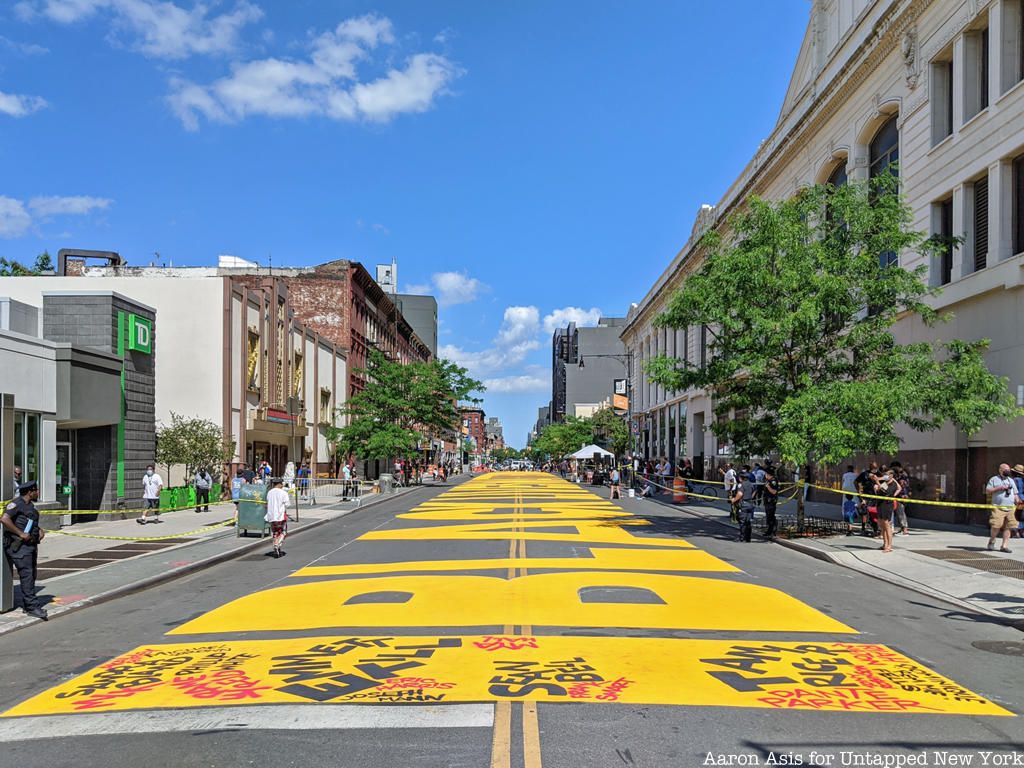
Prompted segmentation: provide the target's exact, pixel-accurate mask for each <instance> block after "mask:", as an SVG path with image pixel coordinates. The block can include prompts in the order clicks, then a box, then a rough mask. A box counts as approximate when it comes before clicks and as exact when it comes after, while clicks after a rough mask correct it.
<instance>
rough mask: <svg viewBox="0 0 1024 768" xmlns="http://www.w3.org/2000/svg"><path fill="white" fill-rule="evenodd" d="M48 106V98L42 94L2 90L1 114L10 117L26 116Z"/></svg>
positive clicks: (0, 98) (0, 96)
mask: <svg viewBox="0 0 1024 768" xmlns="http://www.w3.org/2000/svg"><path fill="white" fill-rule="evenodd" d="M45 106H46V99H44V98H42V97H40V96H25V95H23V94H20V93H4V92H3V91H0V114H4V115H9V116H10V117H25V116H26V115H31V114H32V113H33V112H38V111H39V110H40V109H43V108H44V107H45Z"/></svg>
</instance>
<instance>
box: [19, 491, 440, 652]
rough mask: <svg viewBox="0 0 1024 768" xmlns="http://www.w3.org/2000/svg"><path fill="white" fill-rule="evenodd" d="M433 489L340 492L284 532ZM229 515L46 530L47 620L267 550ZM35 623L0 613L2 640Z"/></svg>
mask: <svg viewBox="0 0 1024 768" xmlns="http://www.w3.org/2000/svg"><path fill="white" fill-rule="evenodd" d="M430 487H432V486H431V484H429V483H426V484H424V485H422V486H412V487H410V488H399V489H397V490H396V491H395V492H394V493H391V494H372V495H366V496H363V497H362V498H361V499H360V500H359V503H358V504H357V503H356V502H355V501H346V502H342V501H341V500H340V494H339V498H338V500H336V501H335V500H333V499H324V498H323V497H321V498H320V501H321V504H320V505H318V506H315V507H310V506H307V505H305V504H303V506H301V507H299V509H298V514H299V519H298V521H297V522H296V521H294V514H295V510H294V509H291V510H289V513H290V515H291V517H292V518H293V519H292V521H291V522H289V524H288V533H289V535H295V534H297V533H300V532H302V531H305V530H308V529H310V528H315V527H317V526H319V525H323V524H324V523H327V522H329V521H331V520H335V519H337V518H339V517H342V516H343V515H347V514H349V513H350V512H354V511H356V510H357V509H362V508H365V507H368V506H372V505H373V504H377V503H380V502H381V501H386V500H389V499H395V498H398V497H399V496H402V495H405V494H408V493H412V492H415V491H416V490H417V489H418V488H430ZM324 502H326V503H324ZM233 515H234V505H232V504H231V503H230V502H228V503H220V504H214V505H211V506H210V511H209V512H200V513H196V512H195V511H193V510H183V511H180V512H171V513H167V514H165V515H161V521H160V522H159V523H148V524H146V525H144V526H143V525H139V524H138V523H136V522H135V520H134V519H131V520H117V521H110V522H92V523H84V524H80V525H74V526H70V527H68V528H65V529H63V532H58V531H48V532H47V534H46V539H45V541H44V542H43V544H42V545H41V546H40V548H39V582H40V596H41V597H42V598H43V600H44V601H45V602H46V603H47V604H46V611H47V613H49V615H50V619H51V620H52V619H54V618H55V617H58V616H60V615H62V614H65V613H70V612H71V611H75V610H79V609H80V608H85V607H87V606H90V605H95V604H97V603H101V602H105V601H107V600H112V599H114V598H115V597H120V596H121V595H124V594H128V593H130V592H135V591H137V590H140V589H144V588H146V587H149V586H152V585H154V584H158V583H160V582H163V581H167V580H170V579H173V578H176V577H177V576H181V575H184V574H186V573H191V572H193V571H196V570H199V569H201V568H206V567H208V566H211V565H215V564H216V563H219V562H222V561H224V560H228V559H230V558H233V557H237V556H239V555H242V554H245V553H246V552H249V551H251V550H253V549H259V548H260V547H263V548H266V547H268V546H269V544H268V539H266V538H263V539H261V538H259V537H258V536H256V535H254V534H250V535H249V536H242V537H238V536H237V535H236V533H235V529H234V526H232V525H230V521H231V519H232V517H233ZM225 521H227V523H228V524H227V525H225ZM90 535H94V536H97V537H99V536H103V537H111V538H92V537H91V536H90ZM17 591H18V590H17V582H15V593H16V595H15V603H16V604H17V605H19V606H20V604H21V603H20V595H18V594H17ZM37 621H39V620H38V619H33V618H31V617H28V616H26V615H25V614H24V612H23V611H22V610H21V608H20V607H18V608H15V609H14V610H13V611H8V612H7V613H3V614H0V635H3V634H6V633H7V632H13V631H14V630H16V629H20V628H21V627H23V626H27V625H29V624H31V623H33V622H37Z"/></svg>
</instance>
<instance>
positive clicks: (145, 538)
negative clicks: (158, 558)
mask: <svg viewBox="0 0 1024 768" xmlns="http://www.w3.org/2000/svg"><path fill="white" fill-rule="evenodd" d="M234 522H235V521H234V519H231V520H222V521H221V522H219V523H214V524H213V525H206V526H203V527H202V528H196V529H195V530H192V531H185V532H184V533H170V534H168V535H166V536H102V535H100V534H94V533H72V532H71V531H64V530H55V531H47V533H59V534H60V535H61V536H74V537H76V538H80V539H104V540H107V541H161V540H163V539H178V538H181V537H182V536H195V535H196V534H199V533H208V532H209V531H215V530H217V529H218V528H223V527H224V526H226V525H233V524H234ZM42 567H46V564H45V563H43V564H42Z"/></svg>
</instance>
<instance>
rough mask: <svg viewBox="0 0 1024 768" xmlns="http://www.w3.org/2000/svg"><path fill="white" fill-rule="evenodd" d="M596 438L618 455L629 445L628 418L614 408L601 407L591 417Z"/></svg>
mask: <svg viewBox="0 0 1024 768" xmlns="http://www.w3.org/2000/svg"><path fill="white" fill-rule="evenodd" d="M590 424H591V428H592V430H593V434H594V438H595V440H596V441H597V442H598V443H601V444H602V445H604V446H605V447H606V448H608V450H610V451H611V452H612V453H614V454H615V455H616V456H621V455H622V454H623V453H625V452H626V447H627V446H628V445H629V429H628V428H627V427H626V419H625V417H624V416H620V415H619V414H617V413H616V412H615V410H614V409H613V408H601V409H600V410H599V411H597V412H596V413H595V414H594V415H593V417H591V419H590Z"/></svg>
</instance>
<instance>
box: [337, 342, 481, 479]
mask: <svg viewBox="0 0 1024 768" xmlns="http://www.w3.org/2000/svg"><path fill="white" fill-rule="evenodd" d="M357 373H360V374H363V375H365V376H366V378H367V381H368V384H367V386H366V388H365V389H364V390H362V391H361V392H358V393H356V394H355V395H353V396H351V397H350V398H349V400H348V402H347V403H345V405H344V406H342V407H341V408H339V409H338V412H339V413H340V414H342V415H343V416H345V417H347V419H348V424H347V425H346V426H344V427H333V426H328V427H326V428H325V436H326V438H327V441H328V443H329V444H331V445H333V446H335V450H336V451H338V452H339V453H341V454H343V455H346V456H347V455H357V456H360V457H362V458H367V459H390V458H395V457H399V456H406V455H408V454H409V453H412V452H413V451H415V450H416V446H417V444H418V443H419V442H420V440H421V438H431V437H440V436H444V435H446V434H450V433H451V432H452V431H453V430H455V429H456V428H457V426H458V424H459V419H460V416H459V409H458V403H459V402H460V401H461V402H479V400H478V399H476V398H474V397H473V393H474V392H482V391H483V389H484V387H483V384H481V383H480V382H479V381H476V380H475V379H473V378H471V377H470V376H469V374H468V372H467V371H466V369H465V368H462V367H460V366H458V365H456V364H455V363H452V362H450V361H448V360H431V361H430V362H427V363H421V362H416V363H406V364H402V363H400V362H397V361H391V360H388V359H387V358H386V357H385V356H384V355H383V354H382V353H381V352H379V351H378V350H371V351H370V354H369V355H368V358H367V367H366V369H362V370H357Z"/></svg>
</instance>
